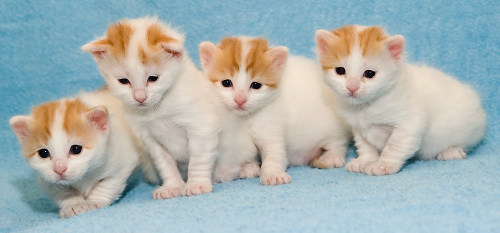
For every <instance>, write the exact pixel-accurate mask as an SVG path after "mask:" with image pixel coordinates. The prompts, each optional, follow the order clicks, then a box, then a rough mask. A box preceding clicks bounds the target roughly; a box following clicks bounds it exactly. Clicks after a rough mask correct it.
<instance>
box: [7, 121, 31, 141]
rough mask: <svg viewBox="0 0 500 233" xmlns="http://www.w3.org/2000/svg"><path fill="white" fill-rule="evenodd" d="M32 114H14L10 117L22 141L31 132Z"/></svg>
mask: <svg viewBox="0 0 500 233" xmlns="http://www.w3.org/2000/svg"><path fill="white" fill-rule="evenodd" d="M31 121H32V119H31V117H30V116H14V117H12V118H10V120H9V124H10V127H12V130H14V133H16V136H17V139H18V140H19V141H20V142H22V141H24V140H26V139H27V138H28V136H29V134H30V129H29V127H30V124H31Z"/></svg>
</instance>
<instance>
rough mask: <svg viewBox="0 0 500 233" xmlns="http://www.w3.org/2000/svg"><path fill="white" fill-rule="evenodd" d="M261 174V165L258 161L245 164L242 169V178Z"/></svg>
mask: <svg viewBox="0 0 500 233" xmlns="http://www.w3.org/2000/svg"><path fill="white" fill-rule="evenodd" d="M259 176H260V166H259V164H258V162H257V161H252V162H248V163H245V164H243V166H242V167H241V171H240V178H242V179H249V178H256V177H259Z"/></svg>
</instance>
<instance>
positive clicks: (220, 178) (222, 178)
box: [214, 168, 239, 183]
mask: <svg viewBox="0 0 500 233" xmlns="http://www.w3.org/2000/svg"><path fill="white" fill-rule="evenodd" d="M238 171H239V169H227V168H224V169H220V168H217V169H215V172H214V181H215V183H221V182H230V181H233V180H236V179H238Z"/></svg>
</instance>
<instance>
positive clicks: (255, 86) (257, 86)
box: [250, 82, 262, 89]
mask: <svg viewBox="0 0 500 233" xmlns="http://www.w3.org/2000/svg"><path fill="white" fill-rule="evenodd" d="M260 87H262V84H261V83H258V82H253V83H252V84H250V88H252V89H259V88H260Z"/></svg>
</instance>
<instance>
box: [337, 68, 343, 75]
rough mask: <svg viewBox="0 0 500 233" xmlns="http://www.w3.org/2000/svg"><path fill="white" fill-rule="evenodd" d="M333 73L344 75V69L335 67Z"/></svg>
mask: <svg viewBox="0 0 500 233" xmlns="http://www.w3.org/2000/svg"><path fill="white" fill-rule="evenodd" d="M335 72H337V74H338V75H344V74H345V69H344V67H337V68H335Z"/></svg>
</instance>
